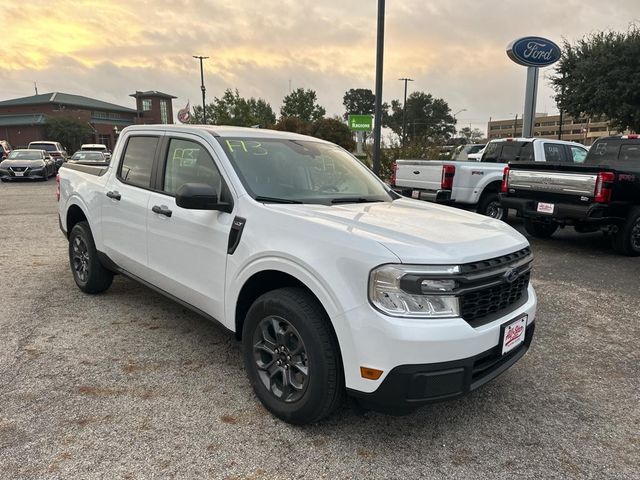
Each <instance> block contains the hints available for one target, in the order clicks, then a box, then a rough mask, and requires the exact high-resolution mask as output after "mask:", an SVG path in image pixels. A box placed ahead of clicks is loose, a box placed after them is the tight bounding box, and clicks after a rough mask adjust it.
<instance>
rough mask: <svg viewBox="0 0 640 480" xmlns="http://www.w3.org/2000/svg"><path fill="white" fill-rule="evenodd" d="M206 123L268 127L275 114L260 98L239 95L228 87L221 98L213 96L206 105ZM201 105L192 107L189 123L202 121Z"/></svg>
mask: <svg viewBox="0 0 640 480" xmlns="http://www.w3.org/2000/svg"><path fill="white" fill-rule="evenodd" d="M206 112H207V123H209V124H214V125H235V126H238V127H252V126H254V125H260V126H261V127H262V128H269V127H271V126H273V124H274V123H275V122H276V115H275V113H274V112H273V109H272V108H271V105H269V104H268V103H267V102H266V101H265V100H263V99H262V98H258V99H256V98H253V97H251V98H249V99H248V100H247V99H245V98H243V97H241V96H240V93H239V92H238V90H237V89H236V90H235V91H233V90H231V89H230V88H228V89H227V90H225V91H224V94H223V95H222V97H221V98H218V97H216V98H214V100H213V102H211V103H209V104H208V105H207V106H206ZM202 121H203V118H202V107H200V106H195V107H194V108H193V117H192V119H191V122H190V123H196V124H199V123H202Z"/></svg>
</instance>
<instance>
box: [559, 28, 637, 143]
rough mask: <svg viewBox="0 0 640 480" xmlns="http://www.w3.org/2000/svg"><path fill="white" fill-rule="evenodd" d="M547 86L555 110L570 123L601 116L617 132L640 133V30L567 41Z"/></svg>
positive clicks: (596, 34)
mask: <svg viewBox="0 0 640 480" xmlns="http://www.w3.org/2000/svg"><path fill="white" fill-rule="evenodd" d="M551 83H552V85H553V88H554V90H555V91H556V102H557V103H558V107H559V108H561V109H562V110H564V111H565V112H567V113H569V114H570V115H572V116H573V117H574V118H578V117H580V116H583V115H588V116H592V117H598V116H602V115H604V116H606V117H607V118H608V119H609V121H610V124H611V126H612V127H613V128H615V129H617V130H619V131H624V130H626V129H631V130H633V131H634V132H640V28H638V26H635V25H634V26H632V27H631V28H630V29H629V30H628V31H627V32H599V33H595V34H592V35H590V36H586V37H584V38H583V39H581V40H579V41H578V42H576V44H575V45H571V44H569V42H567V41H566V40H565V41H564V46H563V52H562V56H561V58H560V61H559V62H558V64H557V66H556V75H555V76H553V77H552V78H551Z"/></svg>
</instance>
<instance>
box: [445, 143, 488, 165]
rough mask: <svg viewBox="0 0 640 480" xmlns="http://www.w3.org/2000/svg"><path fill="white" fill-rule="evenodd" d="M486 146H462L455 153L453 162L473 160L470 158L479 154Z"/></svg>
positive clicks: (479, 144) (476, 144) (477, 144)
mask: <svg viewBox="0 0 640 480" xmlns="http://www.w3.org/2000/svg"><path fill="white" fill-rule="evenodd" d="M484 146H485V144H484V143H470V144H467V145H460V146H459V147H457V148H456V149H455V150H454V151H453V154H452V156H451V160H455V161H456V162H466V161H467V160H471V158H469V155H473V154H477V153H478V152H479V151H480V150H482V149H483V148H484Z"/></svg>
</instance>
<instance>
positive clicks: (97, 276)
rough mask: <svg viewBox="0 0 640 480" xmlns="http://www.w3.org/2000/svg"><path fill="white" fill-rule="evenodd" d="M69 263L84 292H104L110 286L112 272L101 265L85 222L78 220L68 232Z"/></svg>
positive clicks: (79, 286)
mask: <svg viewBox="0 0 640 480" xmlns="http://www.w3.org/2000/svg"><path fill="white" fill-rule="evenodd" d="M69 264H70V266H71V273H73V279H74V280H75V281H76V285H78V288H80V290H82V291H83V292H85V293H100V292H104V291H105V290H106V289H107V288H109V287H110V286H111V282H112V281H113V273H112V272H110V271H109V270H107V269H106V268H104V267H103V266H102V264H101V263H100V260H99V259H98V251H97V250H96V245H95V243H94V242H93V235H92V234H91V229H90V228H89V224H88V223H87V222H79V223H77V224H76V225H75V226H74V227H73V228H72V229H71V233H70V234H69Z"/></svg>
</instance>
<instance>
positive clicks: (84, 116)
mask: <svg viewBox="0 0 640 480" xmlns="http://www.w3.org/2000/svg"><path fill="white" fill-rule="evenodd" d="M130 96H131V97H133V98H135V100H136V104H135V108H129V107H123V106H121V105H116V104H114V103H109V102H103V101H102V100H97V99H95V98H89V97H84V96H82V95H71V94H68V93H61V92H52V93H43V94H39V95H32V96H29V97H21V98H14V99H11V100H4V101H0V140H7V141H8V142H9V143H10V144H11V145H12V146H13V147H14V148H17V147H21V146H26V145H28V144H29V142H32V141H35V140H54V141H55V140H56V139H55V138H46V137H45V125H46V123H47V120H48V119H49V118H60V117H65V118H73V119H75V120H79V121H81V122H86V123H87V124H88V125H89V126H90V127H91V131H92V134H91V138H87V142H89V143H103V144H105V145H107V147H108V148H110V149H112V148H113V146H114V145H115V141H116V138H117V136H118V134H119V132H120V130H122V129H123V128H124V127H126V126H128V125H134V124H158V123H164V124H166V123H173V105H172V101H173V99H175V98H176V97H174V96H173V95H168V94H166V93H162V92H157V91H155V90H150V91H146V92H135V93H133V94H131V95H130Z"/></svg>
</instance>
